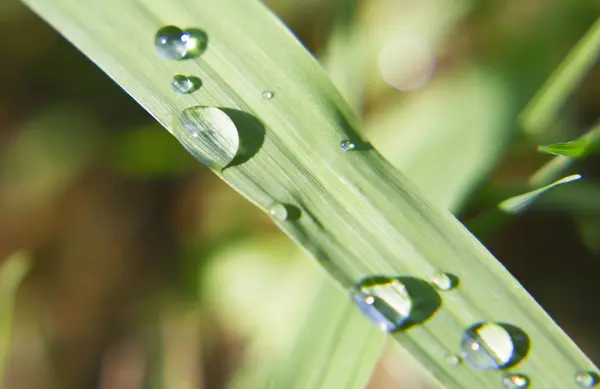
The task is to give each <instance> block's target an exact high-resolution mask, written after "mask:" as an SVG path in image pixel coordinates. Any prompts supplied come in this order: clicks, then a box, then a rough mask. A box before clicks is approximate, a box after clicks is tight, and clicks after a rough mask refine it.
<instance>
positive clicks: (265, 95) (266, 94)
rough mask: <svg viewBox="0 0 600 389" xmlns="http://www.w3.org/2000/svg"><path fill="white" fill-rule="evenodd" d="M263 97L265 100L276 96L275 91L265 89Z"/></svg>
mask: <svg viewBox="0 0 600 389" xmlns="http://www.w3.org/2000/svg"><path fill="white" fill-rule="evenodd" d="M262 97H263V99H265V100H271V99H272V98H273V97H275V93H273V92H271V91H268V90H266V91H264V92H263V93H262Z"/></svg>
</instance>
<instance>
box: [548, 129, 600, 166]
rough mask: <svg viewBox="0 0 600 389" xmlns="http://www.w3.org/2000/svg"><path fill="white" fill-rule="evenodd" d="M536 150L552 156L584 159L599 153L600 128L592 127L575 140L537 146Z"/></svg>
mask: <svg viewBox="0 0 600 389" xmlns="http://www.w3.org/2000/svg"><path fill="white" fill-rule="evenodd" d="M538 150H539V151H541V152H543V153H548V154H553V155H562V156H565V157H572V158H585V157H587V156H588V155H590V154H592V153H594V152H598V151H600V126H596V127H594V128H593V129H592V130H591V131H589V132H588V133H586V134H585V135H583V136H582V137H580V138H579V139H577V140H574V141H571V142H565V143H555V144H551V145H544V146H539V147H538Z"/></svg>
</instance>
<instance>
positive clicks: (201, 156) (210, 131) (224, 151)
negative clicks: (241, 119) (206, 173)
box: [173, 106, 240, 169]
mask: <svg viewBox="0 0 600 389" xmlns="http://www.w3.org/2000/svg"><path fill="white" fill-rule="evenodd" d="M173 133H174V135H175V136H176V137H177V139H179V142H181V144H182V145H183V146H184V147H185V148H186V149H187V150H188V152H189V153H190V154H192V155H193V156H194V157H196V158H197V159H198V160H199V161H200V162H202V163H204V164H206V165H207V166H208V167H211V168H215V169H222V168H224V167H226V166H227V165H228V164H229V163H230V162H231V161H232V160H233V159H234V158H235V156H236V153H237V151H238V149H239V146H240V139H239V134H238V129H237V127H236V125H235V123H234V122H233V120H231V118H230V117H229V116H228V115H227V114H226V113H225V112H224V111H223V110H221V109H219V108H215V107H205V106H195V107H191V108H187V109H185V110H183V111H182V112H181V113H180V114H179V115H178V116H177V117H176V118H175V120H174V122H173Z"/></svg>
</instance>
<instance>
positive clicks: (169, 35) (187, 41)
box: [154, 26, 208, 60]
mask: <svg viewBox="0 0 600 389" xmlns="http://www.w3.org/2000/svg"><path fill="white" fill-rule="evenodd" d="M207 46H208V36H207V35H206V33H205V32H204V31H202V30H199V29H195V28H190V29H186V30H181V29H180V28H179V27H175V26H165V27H162V28H161V29H159V30H158V32H157V33H156V35H155V36H154V47H155V48H156V51H157V52H158V53H159V54H160V55H161V56H163V57H165V58H167V59H173V60H180V59H189V58H196V57H198V56H200V55H201V54H202V53H203V52H204V51H205V50H206V47H207Z"/></svg>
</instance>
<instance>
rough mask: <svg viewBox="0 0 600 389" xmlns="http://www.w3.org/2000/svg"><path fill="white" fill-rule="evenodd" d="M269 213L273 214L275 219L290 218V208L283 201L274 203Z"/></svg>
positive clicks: (283, 219)
mask: <svg viewBox="0 0 600 389" xmlns="http://www.w3.org/2000/svg"><path fill="white" fill-rule="evenodd" d="M269 214H270V215H271V216H273V217H274V218H275V219H277V220H280V221H285V220H287V218H288V216H289V215H288V210H287V207H286V206H285V205H283V204H281V203H277V202H276V203H273V204H272V205H271V207H270V208H269Z"/></svg>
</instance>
